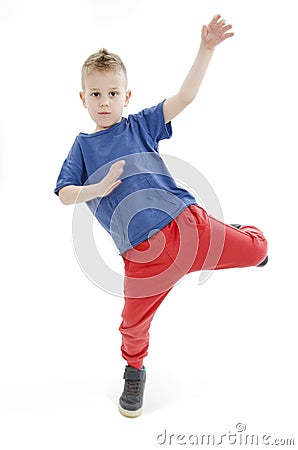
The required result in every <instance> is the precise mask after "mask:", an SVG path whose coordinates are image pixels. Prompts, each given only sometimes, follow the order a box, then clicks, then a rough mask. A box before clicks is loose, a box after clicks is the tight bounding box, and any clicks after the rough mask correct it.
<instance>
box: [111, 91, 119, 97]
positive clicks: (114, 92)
mask: <svg viewBox="0 0 298 450" xmlns="http://www.w3.org/2000/svg"><path fill="white" fill-rule="evenodd" d="M118 94H119V93H118V92H116V91H112V92H110V96H111V97H117V95H118Z"/></svg>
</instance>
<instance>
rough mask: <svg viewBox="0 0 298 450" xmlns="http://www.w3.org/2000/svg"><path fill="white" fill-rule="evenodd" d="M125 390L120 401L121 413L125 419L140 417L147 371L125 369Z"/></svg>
mask: <svg viewBox="0 0 298 450" xmlns="http://www.w3.org/2000/svg"><path fill="white" fill-rule="evenodd" d="M123 378H124V380H125V384H124V390H123V393H122V395H121V397H120V399H119V405H118V408H119V411H120V413H121V414H122V415H123V416H125V417H138V416H139V415H140V414H141V413H142V409H143V408H142V407H143V395H144V388H145V382H146V370H145V368H144V366H143V368H142V369H140V370H139V369H135V368H134V367H131V366H126V367H125V372H124V375H123Z"/></svg>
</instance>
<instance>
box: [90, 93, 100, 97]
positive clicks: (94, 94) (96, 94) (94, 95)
mask: <svg viewBox="0 0 298 450" xmlns="http://www.w3.org/2000/svg"><path fill="white" fill-rule="evenodd" d="M99 95H100V94H99V92H92V94H91V97H99Z"/></svg>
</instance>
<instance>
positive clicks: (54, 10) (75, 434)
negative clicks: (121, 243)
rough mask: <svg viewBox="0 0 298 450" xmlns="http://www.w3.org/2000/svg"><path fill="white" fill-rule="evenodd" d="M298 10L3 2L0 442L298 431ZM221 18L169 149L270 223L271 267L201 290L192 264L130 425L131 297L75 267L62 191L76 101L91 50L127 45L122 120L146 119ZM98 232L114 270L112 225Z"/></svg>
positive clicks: (229, 218)
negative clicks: (203, 34)
mask: <svg viewBox="0 0 298 450" xmlns="http://www.w3.org/2000/svg"><path fill="white" fill-rule="evenodd" d="M295 6H296V1H295V0H285V1H283V2H281V1H276V0H273V1H269V0H268V1H265V0H264V1H261V2H260V1H258V0H250V1H249V2H248V1H229V0H224V1H219V0H218V1H217V0H185V1H183V2H177V1H174V2H173V1H171V0H163V1H160V0H159V1H157V0H151V1H150V2H149V1H147V2H145V1H142V0H127V1H125V2H124V1H120V0H119V1H116V0H104V1H100V0H93V1H92V0H88V1H87V0H72V1H64V0H60V1H57V0H52V1H51V2H45V1H42V2H41V1H36V0H29V1H26V2H22V1H16V0H2V1H1V14H0V39H1V103H0V111H1V115H0V145H1V159H0V163H1V168H0V176H1V181H0V194H1V235H0V239H1V247H0V249H1V260H2V262H1V291H2V292H1V315H0V342H1V350H0V363H1V370H0V414H1V418H0V448H1V450H10V449H13V450H16V449H18V450H19V449H24V448H26V449H27V448H28V449H30V450H33V449H43V450H46V449H51V450H52V449H56V450H60V449H61V450H62V449H63V450H68V449H71V450H75V449H88V450H93V449H101V448H102V449H112V448H119V449H120V448H123V449H131V450H135V449H139V448H140V449H145V450H147V449H154V448H159V447H161V448H162V447H170V448H180V445H178V443H177V440H176V441H175V442H176V443H172V444H171V445H170V446H169V445H168V443H167V444H164V445H163V446H161V445H158V443H157V439H156V438H157V436H158V435H159V434H160V433H162V432H163V431H164V430H165V429H167V430H168V433H170V434H175V435H178V434H179V433H180V434H181V433H189V434H190V433H196V434H204V433H214V434H217V435H218V436H219V435H221V434H224V433H229V431H231V432H235V426H236V424H237V423H238V422H242V423H244V424H246V426H247V429H246V433H247V434H249V433H250V434H257V433H258V434H259V435H260V436H261V435H263V434H268V435H272V436H273V437H277V438H278V437H284V438H293V437H296V441H297V434H295V433H296V431H297V344H296V342H297V306H296V303H297V287H296V282H297V265H296V261H297V213H296V210H297V195H296V194H297V182H296V179H297V175H296V159H295V153H296V150H297V139H296V137H297V131H296V129H297V123H296V122H297V112H296V110H297V79H298V73H297V72H298V71H297V67H298V66H297V62H296V55H297V43H298V42H297V23H296V15H295V11H296V8H295ZM218 12H219V13H221V14H222V15H223V17H224V18H226V19H227V20H228V21H229V22H231V23H232V24H233V25H234V31H235V37H234V38H233V39H230V40H229V41H227V42H225V43H223V44H222V45H221V46H220V47H219V48H218V49H217V50H216V52H215V55H214V58H213V60H212V62H211V65H210V67H209V69H208V73H207V75H206V79H205V80H204V83H203V85H202V88H201V90H200V93H199V95H198V98H197V99H196V101H195V102H194V103H193V104H192V105H191V106H189V108H188V110H187V111H185V112H184V113H183V114H182V115H181V116H180V117H178V118H177V119H176V120H175V121H174V123H173V128H174V136H173V138H172V139H171V140H170V141H169V142H163V143H162V145H161V148H160V150H161V152H165V153H168V154H172V155H174V156H177V157H180V158H182V159H184V160H186V161H188V162H189V163H190V164H192V165H193V166H195V167H197V168H198V170H200V171H201V172H202V173H203V174H204V175H205V176H206V177H207V179H208V180H209V182H210V184H211V185H212V186H213V188H214V189H215V191H216V193H217V196H218V198H219V200H220V202H221V206H222V208H223V212H224V217H225V221H226V222H239V223H244V224H255V225H257V226H259V227H260V228H261V229H262V230H263V231H264V233H265V234H266V236H267V238H268V241H269V246H270V247H269V255H270V263H269V264H268V265H267V266H266V267H265V268H263V269H256V268H249V269H243V270H240V269H234V270H227V271H221V272H217V273H215V274H213V276H212V277H211V278H210V279H209V281H208V282H206V283H205V284H203V285H201V286H198V285H197V274H192V275H190V276H188V277H187V278H186V279H184V280H183V281H182V282H181V283H180V284H179V285H178V286H177V287H176V288H175V290H173V292H172V293H171V294H170V295H169V296H168V298H167V299H166V300H165V302H164V304H163V305H162V306H161V307H160V310H159V311H158V313H157V315H156V317H155V320H154V322H153V324H152V328H151V344H150V355H149V357H148V358H147V359H146V361H145V364H146V367H147V377H148V381H147V386H146V393H145V410H144V413H143V415H142V416H141V417H140V418H138V419H135V420H129V419H125V418H124V417H122V416H121V415H120V414H119V413H118V411H117V401H118V397H119V395H120V394H121V391H122V387H123V381H122V374H123V370H124V365H125V363H124V361H123V360H122V359H121V356H120V350H119V347H120V343H121V339H120V334H119V332H118V326H119V325H120V321H121V317H120V314H121V309H122V300H121V299H120V298H117V297H114V296H111V295H109V294H107V293H105V292H103V291H102V290H100V289H99V288H98V287H96V286H95V285H94V284H93V283H92V282H91V281H90V280H89V279H88V278H87V277H86V276H85V275H84V273H83V272H82V271H81V269H80V267H79V265H78V263H77V261H76V258H75V255H74V252H73V248H72V238H71V223H72V213H73V207H64V206H63V205H62V204H61V203H60V202H59V200H58V198H57V197H56V196H55V195H54V194H53V189H54V187H55V182H56V179H57V176H58V173H59V170H60V167H61V164H62V162H63V160H64V158H65V157H66V155H67V153H68V151H69V149H70V146H71V145H72V143H73V140H74V138H75V136H76V135H77V134H78V133H79V132H80V131H87V132H88V131H90V130H92V128H93V124H92V123H91V122H90V119H89V117H88V113H87V112H86V110H85V109H83V107H82V106H81V104H80V100H79V97H78V92H79V90H80V70H81V65H82V63H83V62H84V60H85V59H86V58H87V56H89V54H90V53H93V52H94V51H97V50H98V49H99V48H101V47H107V48H108V49H109V50H110V51H113V52H116V53H119V54H120V55H121V57H122V58H123V60H124V62H125V63H126V65H127V69H128V74H129V87H130V89H131V90H132V92H133V97H132V99H131V104H130V106H129V108H128V110H127V111H126V112H127V113H133V112H137V111H139V110H140V109H141V108H143V107H146V106H152V105H154V104H156V103H157V102H159V101H161V100H163V99H164V98H166V97H168V96H169V95H172V94H174V93H175V92H176V90H177V89H178V88H179V86H180V83H181V82H182V81H183V79H184V77H185V75H186V73H187V71H188V69H189V67H190V65H191V64H192V61H193V58H194V56H195V54H196V51H197V49H198V46H199V43H200V30H201V26H202V25H203V24H204V23H208V22H209V20H210V19H211V18H212V17H213V15H214V14H216V13H218ZM97 232H98V233H101V231H97ZM100 236H102V239H101V238H100ZM100 239H101V241H100ZM98 242H99V244H98V245H102V247H101V248H100V251H101V252H102V253H101V254H102V256H103V257H106V258H107V261H108V262H109V263H110V264H111V265H113V264H115V267H116V268H117V270H118V268H119V269H120V270H121V269H122V267H121V259H120V258H119V257H118V256H117V254H116V251H115V250H114V248H113V246H112V245H111V243H110V241H109V240H108V235H107V234H106V233H104V232H103V234H102V235H100V234H98ZM106 242H108V243H106ZM116 260H117V262H116ZM117 264H119V266H117ZM238 434H239V433H238ZM220 447H221V448H231V445H228V444H226V445H225V446H224V445H222V446H220ZM234 447H235V446H234Z"/></svg>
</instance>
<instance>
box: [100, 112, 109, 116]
mask: <svg viewBox="0 0 298 450" xmlns="http://www.w3.org/2000/svg"><path fill="white" fill-rule="evenodd" d="M98 114H99V115H100V116H108V115H109V114H111V113H110V112H107V111H104V112H99V113H98Z"/></svg>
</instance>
